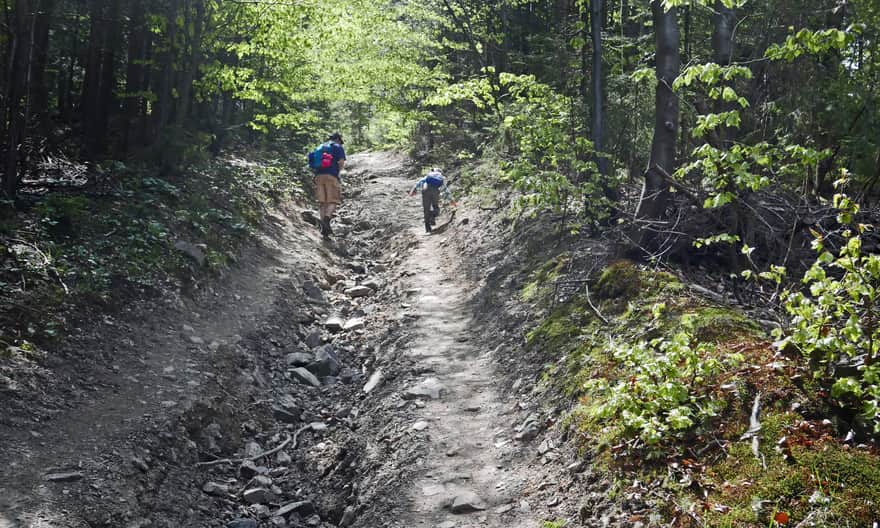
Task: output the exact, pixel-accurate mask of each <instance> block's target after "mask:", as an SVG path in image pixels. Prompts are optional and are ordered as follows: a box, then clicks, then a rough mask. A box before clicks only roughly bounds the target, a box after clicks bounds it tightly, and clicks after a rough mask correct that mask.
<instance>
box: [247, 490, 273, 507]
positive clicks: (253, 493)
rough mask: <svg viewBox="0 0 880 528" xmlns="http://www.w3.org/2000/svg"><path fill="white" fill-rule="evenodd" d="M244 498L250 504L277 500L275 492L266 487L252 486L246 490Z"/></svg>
mask: <svg viewBox="0 0 880 528" xmlns="http://www.w3.org/2000/svg"><path fill="white" fill-rule="evenodd" d="M242 498H244V501H245V502H247V503H248V504H266V503H267V502H272V501H274V500H275V494H274V493H272V492H271V491H269V490H267V489H266V488H251V489H248V490H245V491H244V493H243V494H242Z"/></svg>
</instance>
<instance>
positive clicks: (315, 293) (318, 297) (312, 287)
mask: <svg viewBox="0 0 880 528" xmlns="http://www.w3.org/2000/svg"><path fill="white" fill-rule="evenodd" d="M303 293H304V294H305V295H306V297H308V298H309V299H312V300H313V301H319V302H324V300H325V299H324V292H323V291H321V288H320V287H319V286H318V284H317V283H316V282H315V281H310V280H307V281H305V282H303Z"/></svg>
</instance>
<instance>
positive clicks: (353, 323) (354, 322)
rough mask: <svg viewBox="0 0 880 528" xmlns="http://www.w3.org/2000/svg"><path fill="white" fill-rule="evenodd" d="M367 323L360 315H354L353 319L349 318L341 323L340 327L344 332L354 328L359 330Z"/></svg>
mask: <svg viewBox="0 0 880 528" xmlns="http://www.w3.org/2000/svg"><path fill="white" fill-rule="evenodd" d="M366 326H367V324H366V323H365V322H364V320H363V319H361V318H360V317H355V318H354V319H349V320H348V321H346V322H345V324H344V325H342V329H343V330H345V331H346V332H354V331H356V330H361V329H363V328H364V327H366Z"/></svg>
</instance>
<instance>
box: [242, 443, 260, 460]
mask: <svg viewBox="0 0 880 528" xmlns="http://www.w3.org/2000/svg"><path fill="white" fill-rule="evenodd" d="M262 452H263V447H262V446H261V445H260V444H258V443H256V442H248V443H247V444H245V446H244V457H245V458H254V457H255V456H257V455H259V454H260V453H262Z"/></svg>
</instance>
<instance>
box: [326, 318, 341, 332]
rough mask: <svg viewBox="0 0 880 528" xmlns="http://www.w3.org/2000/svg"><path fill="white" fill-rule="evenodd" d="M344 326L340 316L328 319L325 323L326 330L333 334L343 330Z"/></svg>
mask: <svg viewBox="0 0 880 528" xmlns="http://www.w3.org/2000/svg"><path fill="white" fill-rule="evenodd" d="M343 324H344V321H343V320H342V318H341V317H339V316H338V315H331V316H330V317H328V318H327V320H326V321H324V328H326V329H327V330H329V331H331V332H339V331H340V330H342V326H343Z"/></svg>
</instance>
